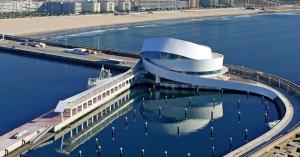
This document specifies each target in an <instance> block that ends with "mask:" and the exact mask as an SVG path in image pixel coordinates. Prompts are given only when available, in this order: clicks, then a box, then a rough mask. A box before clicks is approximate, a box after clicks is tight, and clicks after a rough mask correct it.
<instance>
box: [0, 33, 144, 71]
mask: <svg viewBox="0 0 300 157" xmlns="http://www.w3.org/2000/svg"><path fill="white" fill-rule="evenodd" d="M20 40H21V39H17V38H12V39H11V40H10V39H5V40H3V41H0V50H2V51H3V52H7V53H14V54H18V55H25V56H33V57H40V58H43V59H51V60H56V61H63V62H70V63H76V64H83V65H90V66H97V67H99V66H101V65H106V66H107V67H109V68H111V69H121V70H128V69H130V68H131V67H133V66H134V65H135V64H136V63H137V62H138V59H139V55H138V54H136V55H134V54H126V53H117V52H116V53H112V52H110V51H108V50H99V51H98V50H95V51H98V54H87V55H78V54H72V53H65V52H64V51H65V50H66V49H68V48H83V47H79V46H76V45H73V46H72V45H62V44H57V46H56V45H55V44H54V43H46V45H47V46H45V47H43V48H39V47H31V46H24V45H21V44H22V43H24V42H22V41H24V40H27V38H25V39H22V41H20ZM30 41H37V40H30ZM48 44H49V45H48ZM84 48H86V49H91V50H94V49H92V48H88V47H84Z"/></svg>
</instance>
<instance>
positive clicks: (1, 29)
mask: <svg viewBox="0 0 300 157" xmlns="http://www.w3.org/2000/svg"><path fill="white" fill-rule="evenodd" d="M259 12H260V10H246V9H242V8H226V9H201V10H189V11H169V12H167V11H162V12H154V13H152V14H149V13H133V14H129V15H113V14H105V15H104V14H94V15H76V16H75V15H74V16H49V17H32V18H16V19H0V33H1V34H7V35H17V36H29V35H34V34H43V33H49V32H58V31H65V30H73V29H81V28H91V27H101V26H110V25H120V24H131V23H141V22H150V21H160V20H172V19H188V18H202V17H217V16H232V15H245V14H256V13H259Z"/></svg>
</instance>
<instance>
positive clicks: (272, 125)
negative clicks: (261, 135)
mask: <svg viewBox="0 0 300 157" xmlns="http://www.w3.org/2000/svg"><path fill="white" fill-rule="evenodd" d="M279 122H280V120H275V121H273V122H269V123H268V126H269V127H270V128H274V127H275V126H276V125H277V124H278V123H279Z"/></svg>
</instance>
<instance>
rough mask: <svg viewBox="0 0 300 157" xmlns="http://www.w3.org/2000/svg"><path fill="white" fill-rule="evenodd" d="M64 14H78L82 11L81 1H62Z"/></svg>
mask: <svg viewBox="0 0 300 157" xmlns="http://www.w3.org/2000/svg"><path fill="white" fill-rule="evenodd" d="M62 8H63V13H64V14H79V13H81V12H82V3H80V2H64V3H62Z"/></svg>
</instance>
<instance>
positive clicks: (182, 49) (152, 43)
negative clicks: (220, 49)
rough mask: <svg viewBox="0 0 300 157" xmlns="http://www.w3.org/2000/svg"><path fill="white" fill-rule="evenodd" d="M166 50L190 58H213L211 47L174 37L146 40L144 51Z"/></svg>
mask: <svg viewBox="0 0 300 157" xmlns="http://www.w3.org/2000/svg"><path fill="white" fill-rule="evenodd" d="M147 51H151V52H158V53H159V52H165V53H170V54H175V55H178V56H183V57H186V58H190V59H195V60H201V59H210V58H212V51H211V48H209V47H207V46H203V45H198V44H194V43H192V42H188V41H184V40H179V39H173V38H150V39H147V40H145V42H144V46H143V49H142V52H147Z"/></svg>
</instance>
